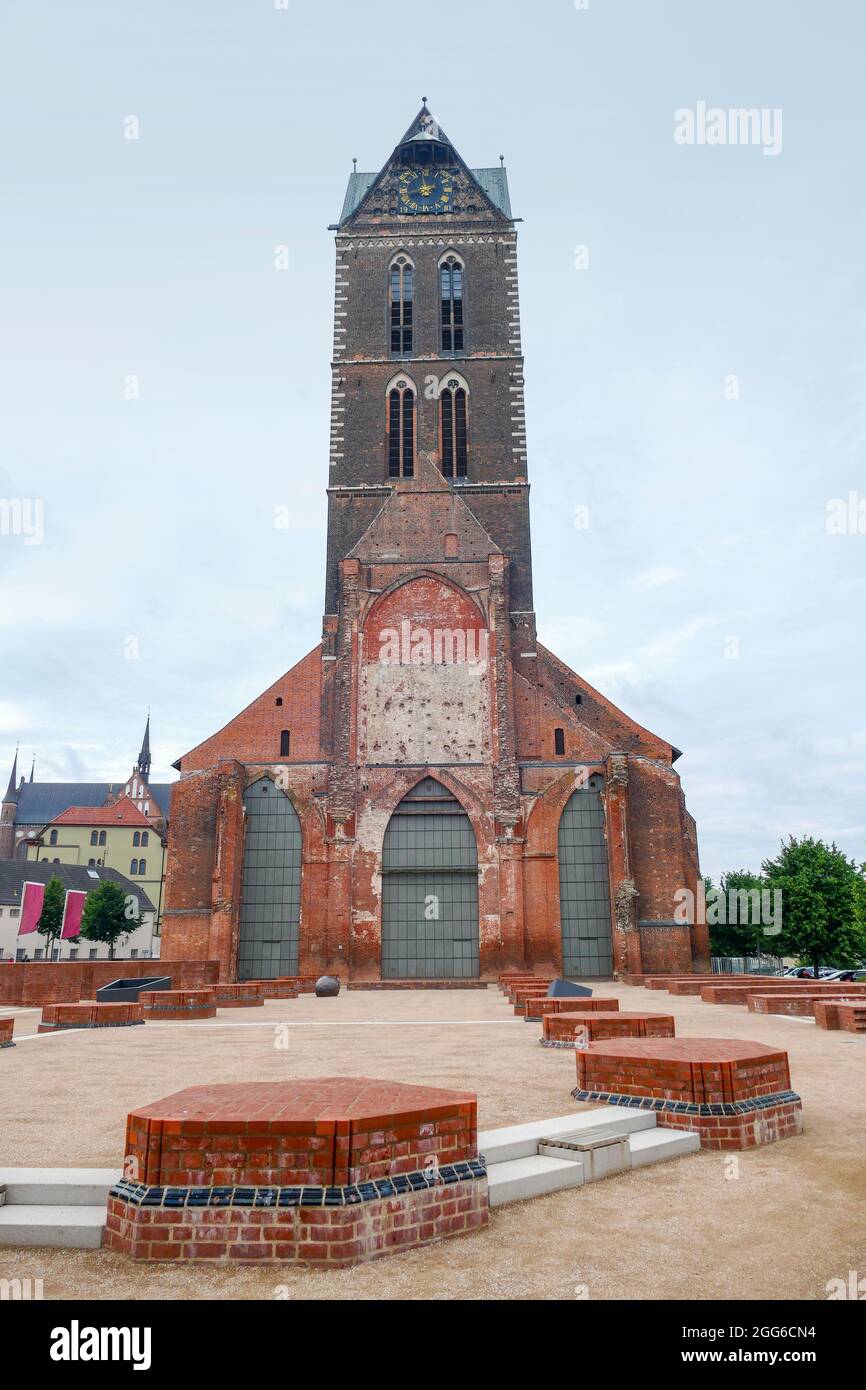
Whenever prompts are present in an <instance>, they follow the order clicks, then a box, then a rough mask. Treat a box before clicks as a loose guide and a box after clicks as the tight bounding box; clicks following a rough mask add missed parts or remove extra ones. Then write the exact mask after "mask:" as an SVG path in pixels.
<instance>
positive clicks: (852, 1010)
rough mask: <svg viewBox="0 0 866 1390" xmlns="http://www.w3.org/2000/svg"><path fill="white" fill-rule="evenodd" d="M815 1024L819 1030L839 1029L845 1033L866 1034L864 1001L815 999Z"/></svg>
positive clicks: (865, 1003)
mask: <svg viewBox="0 0 866 1390" xmlns="http://www.w3.org/2000/svg"><path fill="white" fill-rule="evenodd" d="M813 1007H814V1012H815V1022H816V1023H817V1025H818V1027H819V1028H840V1029H842V1030H843V1031H844V1032H846V1033H866V1001H863V1002H861V1001H859V1000H847V1001H846V1000H843V999H834V1000H832V1001H831V1000H829V999H823V1000H822V999H816V1000H815V1003H814V1006H813Z"/></svg>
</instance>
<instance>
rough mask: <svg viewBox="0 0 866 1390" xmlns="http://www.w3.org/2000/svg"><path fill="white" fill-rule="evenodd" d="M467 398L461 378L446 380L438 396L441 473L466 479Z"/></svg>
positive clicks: (467, 439)
mask: <svg viewBox="0 0 866 1390" xmlns="http://www.w3.org/2000/svg"><path fill="white" fill-rule="evenodd" d="M468 401H469V397H468V392H467V390H466V387H465V385H464V383H463V380H462V378H460V377H449V378H448V379H447V380H446V382H445V384H444V386H443V387H442V390H441V392H440V393H439V435H440V449H441V459H442V472H443V473H444V474H445V477H446V478H465V477H466V476H467V474H468V472H469V443H468V441H469V405H468Z"/></svg>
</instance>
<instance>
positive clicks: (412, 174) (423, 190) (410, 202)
mask: <svg viewBox="0 0 866 1390" xmlns="http://www.w3.org/2000/svg"><path fill="white" fill-rule="evenodd" d="M453 194H454V185H453V184H452V182H451V175H450V174H449V173H448V171H447V170H446V169H430V168H426V169H425V168H419V167H418V166H417V165H410V166H409V167H408V168H407V169H403V170H402V171H401V172H400V174H399V176H398V179H397V206H398V210H399V211H400V212H405V213H410V214H413V215H414V214H415V213H419V212H450V211H451V200H452V197H453Z"/></svg>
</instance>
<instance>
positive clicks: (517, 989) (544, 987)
mask: <svg viewBox="0 0 866 1390" xmlns="http://www.w3.org/2000/svg"><path fill="white" fill-rule="evenodd" d="M552 984H553V981H552V980H533V981H532V983H531V984H530V983H527V982H526V981H521V983H520V984H516V985H509V986H508V988H507V990H506V991H505V993H506V996H507V998H508V1002H509V1003H510V1004H520V1003H521V1002H522V1001H523V1000H524V999H529V998H530V997H532V996H536V997H538V998H540V999H543V998H544V996H545V994H546V993H547V991H548V990H549V989H550V986H551V985H552Z"/></svg>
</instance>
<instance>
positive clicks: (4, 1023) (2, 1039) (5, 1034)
mask: <svg viewBox="0 0 866 1390" xmlns="http://www.w3.org/2000/svg"><path fill="white" fill-rule="evenodd" d="M14 1023H15V1020H14V1018H0V1047H14V1046H15V1044H14V1043H13V1041H12V1029H13V1026H14Z"/></svg>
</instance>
